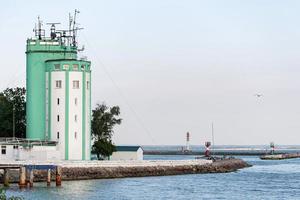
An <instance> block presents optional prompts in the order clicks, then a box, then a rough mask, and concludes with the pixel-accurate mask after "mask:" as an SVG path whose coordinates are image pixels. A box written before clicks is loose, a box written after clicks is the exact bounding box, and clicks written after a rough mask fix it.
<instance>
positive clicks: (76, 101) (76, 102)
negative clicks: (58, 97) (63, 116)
mask: <svg viewBox="0 0 300 200" xmlns="http://www.w3.org/2000/svg"><path fill="white" fill-rule="evenodd" d="M77 104H78V100H77V98H75V105H76V106H77Z"/></svg>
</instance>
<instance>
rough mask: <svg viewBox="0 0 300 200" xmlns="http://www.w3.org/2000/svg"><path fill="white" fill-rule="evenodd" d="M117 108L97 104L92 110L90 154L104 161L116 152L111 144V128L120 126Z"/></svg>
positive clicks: (120, 120) (118, 109)
mask: <svg viewBox="0 0 300 200" xmlns="http://www.w3.org/2000/svg"><path fill="white" fill-rule="evenodd" d="M119 115H120V108H119V106H113V107H108V106H107V105H106V104H105V103H102V104H97V106H96V108H95V109H94V110H93V118H92V135H93V140H94V144H93V146H92V153H94V154H96V155H97V158H98V160H99V159H106V158H109V156H111V155H112V153H113V152H114V151H116V147H115V145H114V144H113V142H112V135H113V133H114V131H113V128H114V127H115V126H116V125H119V124H121V122H122V119H121V118H119Z"/></svg>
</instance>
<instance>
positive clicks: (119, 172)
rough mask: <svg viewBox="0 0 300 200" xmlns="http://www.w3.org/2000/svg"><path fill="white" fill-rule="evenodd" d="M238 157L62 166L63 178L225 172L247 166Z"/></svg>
mask: <svg viewBox="0 0 300 200" xmlns="http://www.w3.org/2000/svg"><path fill="white" fill-rule="evenodd" d="M249 166H250V165H249V164H247V163H246V162H245V161H243V160H240V159H228V160H220V161H216V162H212V161H207V160H199V161H197V160H196V161H189V162H188V161H180V162H179V161H166V162H161V161H154V162H152V163H151V161H150V162H149V163H143V164H142V165H132V166H111V167H103V166H93V167H88V168H86V167H70V166H67V167H63V180H81V179H103V178H124V177H145V176H168V175H182V174H201V173H226V172H233V171H236V170H238V169H241V168H245V167H249Z"/></svg>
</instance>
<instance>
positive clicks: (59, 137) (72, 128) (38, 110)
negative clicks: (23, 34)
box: [26, 11, 91, 160]
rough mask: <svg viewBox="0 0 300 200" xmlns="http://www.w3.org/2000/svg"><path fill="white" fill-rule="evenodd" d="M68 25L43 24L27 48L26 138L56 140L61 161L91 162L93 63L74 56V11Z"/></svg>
mask: <svg viewBox="0 0 300 200" xmlns="http://www.w3.org/2000/svg"><path fill="white" fill-rule="evenodd" d="M77 13H78V12H77V11H75V15H74V17H70V21H69V23H70V24H69V29H68V30H62V31H57V30H56V29H55V25H56V24H57V23H50V25H51V28H50V36H49V37H46V36H45V30H43V29H42V22H41V21H40V20H39V21H38V25H37V27H36V28H35V30H34V31H35V37H34V38H30V39H28V40H27V48H26V55H27V57H26V59H27V62H26V88H27V96H26V99H27V103H26V119H27V129H26V134H27V135H26V137H27V138H28V139H37V140H49V141H57V148H58V150H59V152H60V157H61V159H65V160H89V159H90V151H91V144H90V143H91V70H90V67H91V62H90V61H87V60H86V59H78V58H77V53H78V51H80V49H78V45H77V41H76V33H77V30H79V28H78V27H76V22H75V19H76V14H77Z"/></svg>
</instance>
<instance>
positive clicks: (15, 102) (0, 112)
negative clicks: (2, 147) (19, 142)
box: [0, 87, 26, 138]
mask: <svg viewBox="0 0 300 200" xmlns="http://www.w3.org/2000/svg"><path fill="white" fill-rule="evenodd" d="M25 94H26V90H25V88H24V87H22V88H21V87H16V88H7V89H5V90H4V91H2V92H0V133H1V135H0V137H13V132H14V131H13V129H14V128H15V137H18V138H25V137H26V120H25V117H26V101H25Z"/></svg>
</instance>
